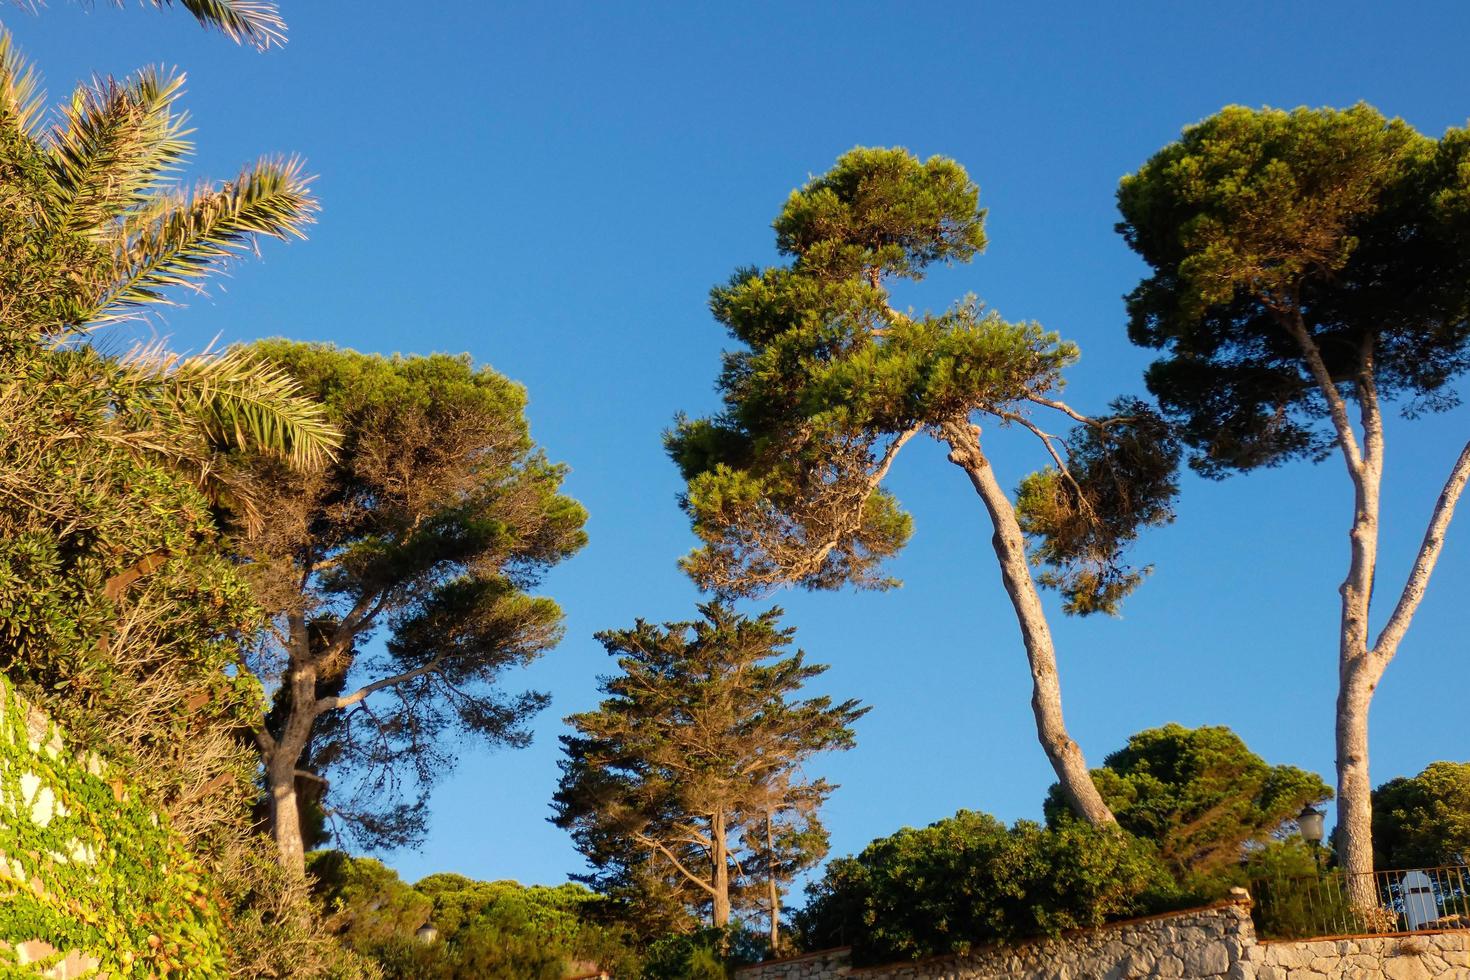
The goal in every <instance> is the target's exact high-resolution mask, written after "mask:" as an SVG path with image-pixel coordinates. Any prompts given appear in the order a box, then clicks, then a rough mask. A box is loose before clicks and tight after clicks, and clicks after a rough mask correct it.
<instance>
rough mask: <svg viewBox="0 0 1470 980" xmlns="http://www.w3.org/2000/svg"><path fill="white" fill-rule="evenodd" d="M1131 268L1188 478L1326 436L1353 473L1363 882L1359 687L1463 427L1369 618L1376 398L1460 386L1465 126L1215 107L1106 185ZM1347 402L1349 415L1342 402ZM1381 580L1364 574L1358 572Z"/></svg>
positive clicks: (1352, 790) (1459, 463) (1436, 402)
mask: <svg viewBox="0 0 1470 980" xmlns="http://www.w3.org/2000/svg"><path fill="white" fill-rule="evenodd" d="M1118 206H1119V210H1120V211H1121V212H1122V215H1123V221H1122V223H1121V224H1120V225H1119V226H1118V227H1119V230H1120V231H1121V232H1122V234H1123V236H1124V238H1125V239H1126V240H1127V242H1128V244H1129V245H1130V246H1131V247H1132V248H1133V249H1134V251H1136V252H1138V254H1139V255H1140V256H1142V257H1143V259H1144V260H1145V261H1146V262H1147V263H1148V264H1149V265H1150V266H1151V267H1152V269H1153V274H1152V275H1150V276H1149V277H1148V278H1146V279H1144V280H1143V281H1142V282H1141V283H1140V284H1139V286H1138V288H1137V289H1135V290H1134V291H1133V293H1132V294H1131V295H1130V296H1129V298H1128V312H1129V325H1128V334H1129V337H1130V338H1131V339H1132V340H1133V341H1134V343H1136V344H1140V345H1142V346H1145V347H1152V348H1156V349H1161V350H1163V351H1165V356H1164V357H1162V358H1160V359H1159V360H1158V361H1156V362H1154V364H1153V365H1152V366H1151V367H1150V368H1149V370H1148V387H1149V390H1150V391H1152V392H1153V393H1154V394H1155V395H1156V396H1157V397H1158V399H1159V402H1160V404H1161V406H1162V408H1163V410H1164V412H1165V413H1166V414H1167V415H1168V416H1169V417H1170V418H1171V420H1173V421H1175V422H1177V423H1178V425H1179V428H1180V431H1181V433H1182V438H1183V439H1184V441H1185V443H1186V444H1187V445H1188V446H1189V448H1190V450H1191V458H1190V465H1191V466H1192V467H1193V468H1194V469H1195V470H1197V471H1198V472H1200V473H1201V474H1203V475H1205V476H1209V477H1216V478H1219V477H1224V476H1228V475H1230V474H1232V473H1239V472H1249V471H1251V470H1255V469H1258V468H1261V467H1270V466H1278V465H1280V464H1282V463H1284V462H1287V461H1288V460H1293V459H1309V460H1314V461H1320V460H1323V459H1326V458H1328V457H1329V456H1331V455H1333V454H1334V453H1336V454H1340V456H1341V458H1342V460H1343V463H1344V464H1345V466H1346V470H1347V478H1348V483H1349V484H1350V486H1351V488H1352V515H1353V516H1352V522H1351V526H1350V530H1349V551H1348V555H1347V571H1346V575H1345V577H1344V580H1343V583H1342V585H1341V586H1340V588H1339V590H1338V591H1339V594H1340V602H1341V612H1340V619H1339V623H1338V628H1337V634H1338V635H1337V654H1338V675H1339V686H1338V698H1337V721H1336V743H1337V815H1338V833H1337V838H1336V844H1337V847H1338V852H1339V854H1340V855H1341V857H1342V860H1343V866H1344V867H1345V868H1346V870H1347V871H1348V872H1350V873H1352V874H1353V875H1354V876H1355V877H1354V880H1355V882H1359V883H1361V889H1360V892H1359V894H1358V895H1357V897H1358V898H1359V899H1361V901H1363V902H1364V903H1371V902H1373V901H1375V899H1374V898H1373V896H1372V894H1371V892H1372V886H1371V882H1369V880H1368V878H1367V877H1366V876H1367V873H1368V872H1370V871H1372V870H1373V846H1372V837H1371V828H1372V801H1371V793H1372V783H1371V782H1370V781H1369V774H1368V708H1369V705H1370V703H1371V700H1372V696H1373V692H1374V690H1375V689H1376V688H1377V686H1378V682H1379V680H1380V679H1381V678H1382V676H1383V673H1384V671H1385V669H1387V667H1388V664H1389V662H1390V661H1391V660H1392V659H1393V657H1394V655H1395V654H1396V653H1397V652H1398V648H1399V645H1400V643H1401V642H1402V640H1403V638H1404V635H1405V634H1406V632H1407V631H1408V628H1409V624H1410V623H1411V622H1412V620H1413V618H1414V614H1415V612H1416V611H1417V610H1418V608H1419V604H1420V603H1421V602H1422V601H1423V598H1424V595H1425V590H1426V588H1427V586H1428V583H1429V578H1430V575H1431V573H1432V572H1433V571H1434V567H1435V564H1436V562H1437V561H1438V559H1439V554H1440V551H1441V549H1442V548H1443V545H1444V538H1445V532H1446V531H1447V529H1448V527H1449V523H1450V519H1451V517H1452V516H1453V515H1454V511H1455V506H1456V504H1457V503H1458V501H1459V497H1460V494H1461V493H1462V491H1463V490H1464V488H1465V483H1466V480H1467V478H1470V443H1467V444H1466V445H1465V446H1463V447H1457V448H1455V449H1454V450H1453V451H1454V452H1455V453H1457V454H1458V458H1456V459H1455V460H1454V461H1453V464H1452V465H1451V466H1450V469H1449V475H1448V477H1447V478H1446V480H1445V483H1444V486H1443V488H1442V490H1441V491H1440V495H1439V499H1438V501H1437V502H1436V503H1435V504H1434V507H1433V510H1432V511H1431V513H1430V515H1429V519H1428V521H1427V522H1426V527H1425V530H1424V536H1423V540H1422V543H1421V545H1420V547H1419V550H1418V553H1417V555H1416V556H1415V558H1414V561H1413V564H1412V566H1411V567H1410V569H1409V571H1408V574H1407V576H1406V577H1405V579H1404V584H1403V585H1402V586H1401V587H1400V588H1399V589H1398V590H1397V592H1396V593H1390V595H1391V597H1392V600H1393V602H1394V606H1393V609H1392V612H1391V613H1389V615H1388V618H1387V619H1386V620H1384V621H1383V622H1382V625H1381V626H1380V627H1379V629H1378V632H1377V633H1376V635H1375V634H1374V633H1372V631H1371V628H1370V614H1371V612H1372V609H1371V608H1370V607H1371V604H1372V599H1373V593H1374V591H1375V589H1374V584H1375V580H1376V579H1377V570H1378V569H1377V566H1378V541H1379V533H1380V529H1381V525H1380V522H1379V495H1380V490H1381V487H1382V482H1383V477H1384V472H1385V471H1384V466H1385V443H1386V437H1385V431H1384V411H1385V408H1386V407H1388V406H1389V405H1391V404H1392V403H1393V402H1395V401H1397V402H1398V403H1399V404H1400V406H1401V408H1402V411H1403V413H1404V415H1405V416H1406V417H1408V418H1414V417H1415V416H1417V415H1419V414H1420V413H1422V412H1426V411H1439V410H1443V409H1445V408H1449V407H1451V406H1453V405H1456V404H1458V403H1459V395H1458V393H1457V392H1456V391H1455V389H1454V388H1453V387H1452V386H1451V382H1452V381H1453V380H1454V379H1456V378H1457V377H1460V376H1461V375H1462V374H1463V373H1464V371H1465V369H1466V367H1467V366H1470V132H1467V131H1465V130H1451V131H1449V132H1448V133H1446V134H1445V136H1444V137H1443V138H1442V139H1439V140H1433V139H1429V138H1427V137H1424V136H1422V135H1420V134H1419V133H1417V132H1415V131H1414V130H1413V128H1412V127H1410V126H1409V125H1408V124H1407V123H1405V122H1403V121H1402V120H1399V119H1392V120H1390V119H1385V118H1384V117H1383V116H1382V115H1381V114H1380V113H1379V112H1378V111H1377V110H1375V109H1373V108H1372V107H1371V106H1367V105H1357V106H1354V107H1353V108H1351V109H1347V110H1342V111H1339V110H1334V109H1297V110H1295V111H1292V112H1283V111H1281V110H1276V109H1261V110H1254V109H1247V108H1243V107H1241V106H1231V107H1229V108H1226V109H1224V110H1222V111H1220V112H1219V113H1217V114H1216V115H1214V116H1212V117H1210V118H1209V119H1206V120H1205V121H1204V122H1202V123H1200V124H1199V125H1197V126H1192V127H1190V128H1189V129H1187V130H1185V132H1184V135H1183V136H1182V138H1181V139H1180V140H1179V141H1178V142H1175V143H1172V144H1170V145H1169V146H1167V147H1165V148H1164V149H1163V150H1161V151H1159V153H1158V154H1156V155H1155V156H1154V157H1153V158H1152V159H1151V160H1149V162H1148V163H1146V164H1145V165H1144V166H1143V167H1142V168H1141V169H1140V170H1139V171H1138V172H1137V173H1136V174H1133V175H1131V176H1129V177H1127V178H1125V179H1124V181H1123V183H1122V186H1121V187H1120V188H1119V190H1118ZM1353 414H1356V415H1357V421H1356V427H1355V424H1354V420H1353V418H1352V415H1353ZM1379 591H1380V594H1382V593H1383V590H1379Z"/></svg>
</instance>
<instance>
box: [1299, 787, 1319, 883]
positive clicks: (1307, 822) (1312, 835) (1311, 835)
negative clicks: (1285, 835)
mask: <svg viewBox="0 0 1470 980" xmlns="http://www.w3.org/2000/svg"><path fill="white" fill-rule="evenodd" d="M1324 817H1325V814H1323V812H1322V811H1321V810H1318V809H1317V808H1316V807H1314V806H1312V804H1310V803H1308V804H1307V805H1306V806H1304V807H1302V812H1301V813H1298V814H1297V815H1296V826H1297V829H1298V830H1299V831H1301V835H1302V840H1304V841H1306V842H1307V844H1308V845H1310V846H1311V848H1312V858H1313V860H1315V861H1316V862H1317V874H1318V876H1320V875H1321V874H1322V837H1323V830H1324V827H1323V818H1324Z"/></svg>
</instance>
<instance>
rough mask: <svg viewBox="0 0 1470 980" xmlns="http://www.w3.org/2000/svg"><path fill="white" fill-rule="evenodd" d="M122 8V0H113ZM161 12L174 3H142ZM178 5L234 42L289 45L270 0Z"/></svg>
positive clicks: (186, 0)
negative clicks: (150, 5)
mask: <svg viewBox="0 0 1470 980" xmlns="http://www.w3.org/2000/svg"><path fill="white" fill-rule="evenodd" d="M114 2H115V3H116V4H117V5H118V6H119V7H121V6H122V2H123V0H114ZM143 2H144V3H148V4H152V5H153V6H154V7H157V8H159V9H160V10H161V9H163V8H164V7H171V6H173V3H174V0H143ZM179 6H181V7H183V8H184V9H185V10H187V11H189V13H191V14H193V15H194V19H195V20H197V21H199V23H201V24H203V25H204V26H205V27H213V28H216V29H217V30H219V31H220V32H221V33H222V34H224V35H225V37H227V38H229V39H230V40H232V41H236V42H244V43H246V44H250V45H252V46H254V47H256V48H258V49H260V50H261V51H264V50H265V49H266V48H269V47H271V46H272V45H275V46H277V47H279V46H280V45H282V44H285V43H286V22H285V21H284V20H282V19H281V12H280V8H279V7H277V5H276V4H275V3H273V2H270V0H179Z"/></svg>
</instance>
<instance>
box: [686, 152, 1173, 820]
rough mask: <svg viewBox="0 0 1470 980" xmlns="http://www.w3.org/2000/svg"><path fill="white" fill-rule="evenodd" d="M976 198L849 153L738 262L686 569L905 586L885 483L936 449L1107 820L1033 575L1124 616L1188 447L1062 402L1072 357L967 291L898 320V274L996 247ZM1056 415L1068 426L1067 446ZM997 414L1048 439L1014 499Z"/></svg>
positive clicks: (1056, 753)
mask: <svg viewBox="0 0 1470 980" xmlns="http://www.w3.org/2000/svg"><path fill="white" fill-rule="evenodd" d="M978 196H979V191H978V189H977V188H976V186H975V184H974V183H972V182H971V181H970V178H969V176H968V175H967V174H966V173H965V171H964V169H963V168H962V167H961V166H960V165H959V164H957V163H955V162H954V161H952V160H947V159H944V158H942V157H933V158H931V159H929V160H928V161H920V160H919V159H917V158H916V157H914V156H913V155H912V154H910V153H909V152H908V151H906V150H903V149H861V148H860V149H855V150H852V151H850V152H849V153H847V154H844V155H843V156H842V157H841V158H840V159H839V160H838V161H837V164H836V166H835V167H834V168H833V169H832V170H831V171H829V172H828V173H826V174H824V175H822V176H821V177H818V178H816V179H814V180H812V181H810V182H809V183H808V184H807V185H806V186H805V187H803V188H801V189H800V190H797V191H793V192H792V194H791V196H790V198H789V199H788V200H787V202H786V206H785V207H784V208H783V209H782V211H781V213H780V215H779V216H778V217H777V218H776V222H775V230H776V243H777V246H778V248H779V249H780V251H781V252H782V253H783V254H784V255H787V256H790V257H791V259H792V261H791V262H790V264H788V265H784V266H775V267H771V268H766V269H756V268H746V269H741V270H739V271H738V272H736V273H735V275H734V276H733V277H732V278H731V279H730V281H729V283H727V284H726V285H723V286H719V287H717V288H715V289H714V290H713V291H712V293H711V299H710V306H711V309H712V310H713V312H714V316H715V319H717V320H718V321H719V322H720V323H722V324H723V325H724V326H725V327H726V328H727V329H728V330H729V332H730V335H731V337H732V338H733V339H734V340H735V341H736V342H737V343H738V344H739V345H740V346H739V347H738V348H737V349H736V350H734V351H732V352H729V353H727V354H726V355H725V357H724V368H723V371H722V372H721V374H720V378H719V390H720V393H721V395H722V396H723V398H724V403H725V404H724V409H723V411H722V412H721V413H720V414H718V415H717V416H715V417H714V418H710V419H701V420H694V421H691V420H687V419H681V420H680V421H679V423H678V425H677V427H676V428H675V430H674V431H673V432H672V433H671V434H670V435H669V436H668V440H667V444H668V449H669V453H670V455H671V456H672V457H673V459H674V460H675V461H676V462H677V463H678V465H679V467H680V469H681V470H682V472H683V475H684V477H685V479H686V480H687V481H688V490H687V494H686V495H685V497H684V501H683V502H684V506H685V509H686V510H687V511H688V513H689V515H690V517H691V518H692V520H693V525H694V530H695V533H696V534H697V535H698V537H699V538H700V541H701V545H700V547H699V548H698V549H697V550H695V551H694V552H693V553H692V554H690V555H689V556H688V557H687V558H686V559H685V560H684V567H685V569H686V570H687V571H688V572H689V573H690V575H691V576H693V578H694V579H695V581H696V582H698V583H699V584H700V585H701V586H702V587H705V588H710V589H713V590H715V591H716V592H717V593H720V594H730V595H743V594H751V593H757V592H760V591H763V590H766V589H769V588H772V587H775V586H779V585H784V584H789V583H796V584H800V585H803V586H806V587H808V588H813V589H835V588H839V587H842V586H844V585H848V584H852V585H856V586H859V587H864V588H884V587H887V586H890V585H892V584H894V582H893V580H892V579H891V578H888V577H885V576H884V575H883V574H882V573H881V570H880V568H879V566H880V564H881V563H882V561H883V560H884V559H885V558H887V557H888V556H890V555H892V554H893V553H895V552H896V551H898V550H899V549H900V548H901V547H902V546H903V544H904V543H905V542H906V541H907V539H908V537H909V534H910V531H911V527H912V521H911V518H910V517H909V515H908V514H906V513H904V511H903V510H902V509H901V508H900V507H899V505H898V503H897V501H896V500H895V499H894V497H893V496H892V495H891V494H890V493H889V492H888V491H887V490H885V489H884V488H883V486H882V483H883V480H884V478H885V477H886V476H887V475H888V473H889V470H890V468H891V467H892V466H893V465H894V462H895V460H896V458H897V456H898V454H899V453H900V451H901V450H902V449H903V448H904V446H905V445H907V444H908V443H909V442H910V441H911V440H912V439H913V438H914V437H916V436H921V435H928V436H930V437H932V438H934V439H936V440H938V441H939V442H940V443H941V444H943V445H944V446H946V447H947V449H948V451H949V461H950V462H951V463H953V464H954V465H955V466H956V467H958V468H959V469H960V471H961V472H962V473H964V475H965V477H966V478H967V480H968V481H969V483H970V484H971V486H972V487H973V488H974V490H975V492H976V494H977V495H978V496H979V498H980V501H981V504H982V505H983V507H984V509H985V511H986V513H987V515H988V517H989V520H990V524H991V527H992V529H993V535H992V538H991V544H992V546H993V548H994V550H995V555H996V560H997V562H998V564H999V568H1000V572H1001V578H1002V581H1003V582H1004V585H1005V589H1006V592H1007V594H1008V595H1009V596H1010V599H1011V603H1012V606H1013V608H1014V610H1015V614H1016V619H1017V622H1018V623H1019V625H1020V627H1021V635H1022V638H1023V640H1024V642H1025V646H1026V653H1027V659H1028V662H1029V665H1030V668H1031V677H1032V685H1033V687H1032V691H1033V693H1032V707H1033V710H1034V713H1035V716H1036V724H1037V731H1038V734H1039V736H1040V740H1041V744H1042V747H1043V748H1044V749H1045V751H1046V754H1047V756H1048V758H1049V759H1050V760H1051V763H1052V766H1053V768H1054V769H1055V770H1056V773H1057V777H1058V779H1059V780H1060V783H1061V786H1062V789H1063V792H1064V793H1065V794H1066V797H1067V800H1068V802H1069V804H1070V805H1071V806H1072V807H1073V809H1074V810H1076V812H1077V813H1078V814H1079V815H1081V816H1082V817H1084V818H1085V819H1087V820H1089V821H1092V822H1094V823H1100V824H1101V823H1111V822H1112V816H1111V814H1110V813H1109V812H1108V809H1107V807H1106V805H1104V803H1103V801H1102V798H1101V797H1100V796H1099V795H1098V793H1097V790H1096V788H1095V787H1093V785H1092V783H1091V781H1090V779H1089V778H1088V771H1087V764H1086V761H1085V759H1084V757H1083V755H1082V752H1081V750H1080V749H1079V748H1078V746H1077V744H1076V743H1075V742H1074V741H1073V740H1072V739H1071V737H1070V736H1069V735H1068V734H1067V730H1066V726H1065V724H1064V723H1063V717H1062V702H1061V685H1060V681H1059V678H1058V675H1057V664H1056V653H1055V650H1054V648H1053V644H1052V638H1051V630H1050V627H1049V626H1048V624H1047V619H1046V614H1045V612H1044V611H1043V608H1042V604H1041V598H1040V596H1039V594H1038V588H1037V585H1038V583H1037V579H1035V578H1033V576H1032V572H1031V566H1032V565H1033V564H1035V565H1038V566H1041V568H1042V573H1041V575H1040V584H1041V585H1043V586H1047V587H1051V588H1055V589H1057V590H1059V591H1060V592H1061V593H1062V595H1063V596H1064V598H1065V608H1066V610H1067V611H1068V612H1074V613H1079V614H1087V613H1092V612H1110V613H1111V612H1114V611H1116V609H1117V607H1118V604H1119V603H1120V602H1121V600H1122V599H1123V597H1124V596H1126V595H1127V594H1128V593H1129V592H1130V591H1132V590H1133V589H1134V588H1135V587H1136V586H1137V585H1138V583H1139V582H1140V581H1141V579H1142V577H1143V572H1142V571H1140V570H1137V569H1133V568H1130V567H1128V566H1127V565H1126V564H1125V563H1124V561H1123V551H1124V549H1125V548H1126V547H1127V546H1128V544H1129V543H1130V542H1131V541H1132V540H1133V539H1134V537H1135V536H1136V535H1137V533H1138V532H1139V530H1140V529H1141V528H1142V527H1145V526H1149V525H1155V524H1161V523H1164V522H1166V521H1168V520H1170V519H1171V512H1170V509H1169V501H1170V500H1171V498H1172V496H1173V494H1174V493H1175V490H1176V484H1175V476H1174V473H1175V468H1176V460H1177V450H1176V447H1175V445H1174V442H1173V440H1172V439H1171V438H1170V436H1169V435H1168V432H1167V430H1166V428H1165V427H1164V426H1163V425H1162V424H1161V423H1160V421H1159V420H1158V418H1157V417H1156V416H1155V415H1154V414H1153V413H1152V412H1150V411H1149V410H1148V409H1147V408H1146V406H1144V405H1143V404H1142V403H1140V402H1138V401H1136V400H1119V401H1118V402H1115V403H1114V405H1113V406H1112V409H1113V413H1114V414H1113V416H1112V417H1109V418H1104V419H1094V418H1090V417H1088V416H1086V415H1083V414H1082V413H1081V412H1079V411H1077V410H1075V409H1074V408H1072V407H1071V406H1069V405H1067V404H1066V403H1064V402H1062V401H1060V400H1059V398H1058V394H1059V391H1060V389H1061V387H1062V373H1063V371H1064V370H1065V369H1066V368H1067V367H1068V366H1069V365H1071V364H1072V362H1074V361H1075V360H1076V358H1077V349H1076V347H1075V346H1073V345H1072V344H1070V343H1066V342H1064V341H1061V340H1059V339H1058V338H1057V336H1056V335H1055V334H1051V333H1047V332H1045V331H1043V330H1042V329H1041V327H1040V326H1038V325H1037V324H1035V323H1008V322H1006V321H1004V320H1002V319H1001V318H1000V317H999V316H998V315H997V314H995V313H994V312H990V311H987V310H985V309H984V308H983V307H982V306H981V305H980V304H979V303H978V302H976V301H975V300H974V299H973V298H968V299H965V300H963V301H961V302H959V303H957V304H956V305H955V306H953V307H951V308H950V309H949V310H947V311H946V312H944V313H940V314H924V315H922V316H913V315H910V314H907V313H903V312H900V311H899V310H897V309H895V308H894V307H893V306H892V305H891V300H890V295H889V292H888V288H889V285H890V284H891V283H892V282H893V281H895V280H905V279H907V280H917V279H921V278H923V276H924V273H925V270H926V268H927V267H928V266H930V265H932V264H934V263H936V262H942V263H955V262H967V261H969V260H970V259H971V258H972V257H974V255H975V254H976V253H978V252H979V251H980V250H981V249H982V248H983V247H984V245H985V232H984V227H983V222H984V215H985V213H984V211H983V210H981V209H980V208H979V207H978ZM1039 413H1040V414H1039ZM1041 414H1044V415H1048V416H1054V417H1058V418H1060V419H1061V420H1062V421H1063V422H1070V423H1075V424H1076V425H1075V428H1074V429H1073V431H1072V432H1071V434H1069V435H1064V436H1059V435H1054V434H1052V433H1051V432H1048V431H1047V430H1046V429H1045V428H1044V427H1043V420H1042V419H1041V418H1040V415H1041ZM982 418H983V419H986V420H988V422H989V423H992V424H995V425H999V426H1017V427H1020V428H1022V429H1024V430H1026V431H1027V432H1029V433H1031V434H1032V435H1034V436H1035V437H1036V438H1037V440H1038V441H1039V443H1040V448H1041V450H1042V451H1043V452H1044V456H1043V457H1042V458H1043V459H1045V460H1046V461H1047V463H1048V464H1049V465H1048V466H1046V467H1045V468H1044V469H1041V470H1039V471H1038V472H1036V473H1034V474H1032V475H1031V476H1030V477H1028V478H1027V479H1026V480H1025V481H1024V483H1023V484H1022V485H1021V487H1020V490H1019V493H1018V496H1017V499H1016V500H1015V502H1013V501H1012V500H1011V498H1010V497H1009V496H1008V495H1007V493H1006V492H1005V490H1004V489H1003V488H1002V487H1001V485H1000V483H999V482H998V481H997V479H996V477H995V474H994V471H993V470H992V468H991V462H990V458H989V457H988V455H987V449H986V448H985V447H984V446H983V445H982V442H981V439H980V428H979V426H978V424H976V423H977V421H978V420H979V419H982ZM1028 538H1029V539H1030V553H1029V555H1028V547H1027V539H1028Z"/></svg>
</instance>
